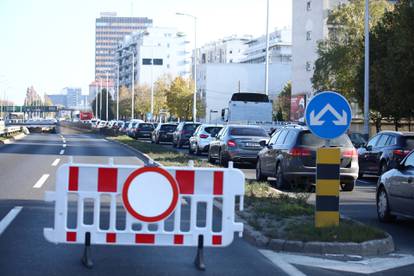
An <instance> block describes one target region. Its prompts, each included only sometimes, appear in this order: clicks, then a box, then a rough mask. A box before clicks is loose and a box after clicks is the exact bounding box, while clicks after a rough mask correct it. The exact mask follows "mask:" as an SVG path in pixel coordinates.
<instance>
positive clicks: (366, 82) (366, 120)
mask: <svg viewBox="0 0 414 276" xmlns="http://www.w3.org/2000/svg"><path fill="white" fill-rule="evenodd" d="M364 50H365V64H364V134H365V135H366V138H367V139H368V138H369V1H368V0H365V49H364Z"/></svg>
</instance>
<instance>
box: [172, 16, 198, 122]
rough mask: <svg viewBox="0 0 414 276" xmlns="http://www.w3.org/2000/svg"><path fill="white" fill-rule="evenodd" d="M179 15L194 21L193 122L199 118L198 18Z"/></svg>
mask: <svg viewBox="0 0 414 276" xmlns="http://www.w3.org/2000/svg"><path fill="white" fill-rule="evenodd" d="M176 14H177V15H182V16H188V17H191V18H192V19H194V75H193V78H194V95H193V121H194V122H196V118H197V102H196V101H197V17H195V16H194V15H191V14H186V13H180V12H177V13H176Z"/></svg>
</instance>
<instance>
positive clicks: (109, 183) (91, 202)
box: [44, 163, 244, 247]
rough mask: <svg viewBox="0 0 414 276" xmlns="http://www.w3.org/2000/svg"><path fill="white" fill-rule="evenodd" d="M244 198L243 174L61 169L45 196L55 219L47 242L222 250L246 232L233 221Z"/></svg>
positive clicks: (124, 168) (215, 170) (119, 167)
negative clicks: (54, 188) (51, 204)
mask: <svg viewBox="0 0 414 276" xmlns="http://www.w3.org/2000/svg"><path fill="white" fill-rule="evenodd" d="M243 196H244V174H243V173H242V172H241V171H240V170H238V169H234V168H195V167H137V166H127V165H94V164H73V163H70V164H64V165H62V166H61V167H60V168H59V169H58V171H57V176H56V191H55V192H46V195H45V200H46V201H55V213H54V228H45V229H44V236H45V238H46V239H47V240H48V241H50V242H53V243H73V244H85V245H86V246H88V244H106V245H144V246H200V237H202V241H201V243H202V246H203V245H204V246H214V247H221V246H227V245H229V244H231V242H232V241H233V238H234V233H235V232H238V233H239V235H240V236H241V234H242V231H243V224H242V223H239V222H235V210H236V197H238V198H240V201H239V209H240V210H242V208H243ZM215 203H218V204H220V205H221V209H222V210H221V212H219V211H218V210H217V209H216V210H215V208H214V204H215ZM216 213H221V214H218V215H215V214H216Z"/></svg>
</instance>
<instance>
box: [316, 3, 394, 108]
mask: <svg viewBox="0 0 414 276" xmlns="http://www.w3.org/2000/svg"><path fill="white" fill-rule="evenodd" d="M364 4H365V0H350V1H349V2H348V3H347V4H342V5H339V6H338V7H337V8H335V9H334V10H333V11H332V12H331V14H330V15H329V17H328V21H327V23H328V27H329V36H328V38H327V39H326V40H323V41H320V42H319V43H318V47H317V54H318V59H317V60H316V61H315V71H314V74H313V77H312V84H313V88H314V89H315V90H335V91H340V92H341V93H342V94H343V95H344V96H345V97H347V98H348V99H349V100H353V98H354V97H355V95H356V89H355V80H356V78H357V76H358V74H359V67H358V65H359V64H360V62H361V60H363V57H364V48H363V46H364V45H363V42H364V10H365V8H364ZM369 5H370V26H375V25H376V24H377V23H378V21H379V20H380V19H381V17H382V16H383V14H384V13H385V11H386V10H389V9H390V8H391V5H390V4H389V3H388V1H386V0H370V3H369ZM361 103H362V102H360V104H361Z"/></svg>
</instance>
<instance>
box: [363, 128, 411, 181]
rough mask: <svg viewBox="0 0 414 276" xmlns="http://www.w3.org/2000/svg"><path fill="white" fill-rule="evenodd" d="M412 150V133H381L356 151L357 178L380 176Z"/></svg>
mask: <svg viewBox="0 0 414 276" xmlns="http://www.w3.org/2000/svg"><path fill="white" fill-rule="evenodd" d="M412 149H414V132H398V131H381V132H379V133H378V134H377V135H375V136H374V137H372V138H371V139H370V140H369V141H368V143H367V144H366V145H365V146H363V147H361V148H359V149H358V160H359V176H363V175H364V174H373V175H382V174H383V173H384V172H386V171H388V170H389V169H390V168H394V167H395V166H396V165H398V164H399V163H400V162H401V160H403V159H404V157H405V156H406V155H407V154H408V153H409V152H410V151H411V150H412Z"/></svg>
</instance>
